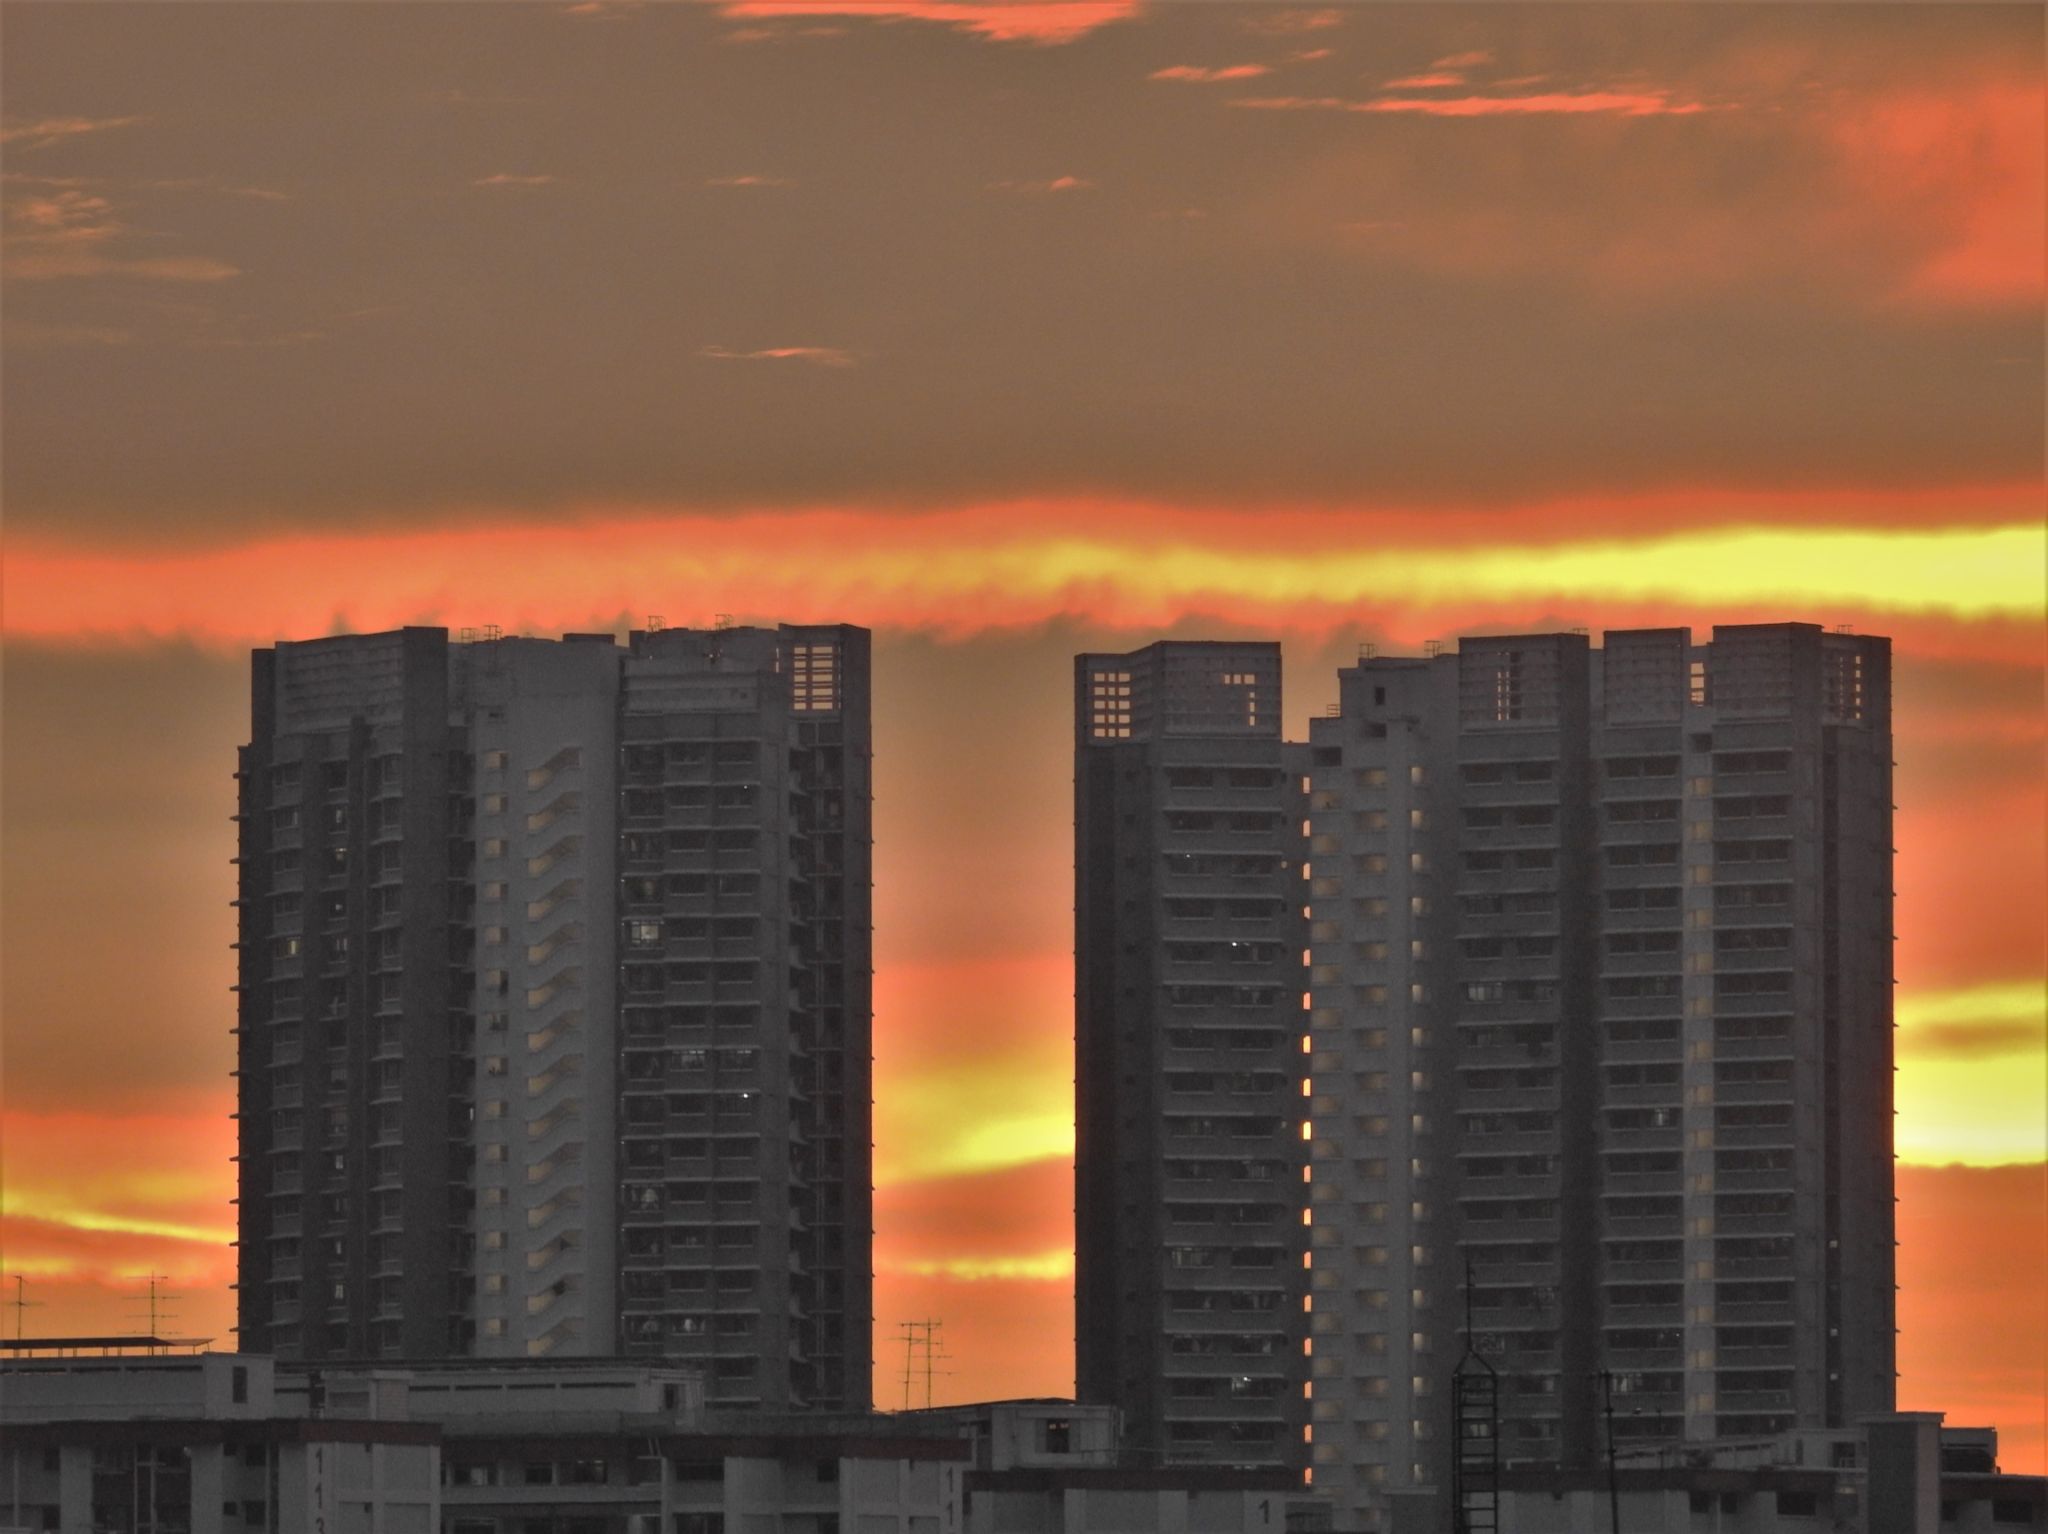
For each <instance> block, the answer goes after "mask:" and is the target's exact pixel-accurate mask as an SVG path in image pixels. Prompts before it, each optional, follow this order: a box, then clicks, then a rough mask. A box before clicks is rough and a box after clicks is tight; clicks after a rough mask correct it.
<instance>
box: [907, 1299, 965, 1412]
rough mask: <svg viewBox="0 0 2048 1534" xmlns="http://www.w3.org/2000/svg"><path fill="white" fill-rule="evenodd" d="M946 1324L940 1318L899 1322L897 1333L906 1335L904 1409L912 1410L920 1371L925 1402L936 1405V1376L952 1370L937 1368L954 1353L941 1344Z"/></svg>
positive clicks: (928, 1405)
mask: <svg viewBox="0 0 2048 1534" xmlns="http://www.w3.org/2000/svg"><path fill="white" fill-rule="evenodd" d="M944 1325H945V1323H944V1322H943V1321H939V1320H935V1319H934V1320H924V1321H903V1322H899V1323H898V1325H897V1328H896V1330H897V1332H898V1334H899V1335H901V1337H902V1338H903V1409H904V1410H905V1411H909V1410H910V1387H911V1383H912V1381H914V1380H915V1379H916V1378H917V1376H918V1374H919V1373H920V1368H919V1365H920V1364H922V1366H923V1367H922V1371H921V1372H922V1373H923V1375H924V1404H925V1409H926V1410H930V1409H931V1405H932V1377H933V1376H934V1375H935V1374H946V1373H950V1372H951V1371H949V1370H945V1369H937V1368H935V1367H934V1365H936V1364H937V1363H938V1362H939V1361H940V1360H942V1359H945V1358H950V1357H951V1356H952V1355H951V1354H949V1353H947V1352H945V1351H944V1350H943V1349H942V1348H941V1347H940V1346H939V1331H940V1329H941V1328H942V1327H943V1326H944Z"/></svg>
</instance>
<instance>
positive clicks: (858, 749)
mask: <svg viewBox="0 0 2048 1534" xmlns="http://www.w3.org/2000/svg"><path fill="white" fill-rule="evenodd" d="M869 763H870V746H869V736H868V636H867V634H866V632H865V631H864V630H861V629H857V628H851V627H845V626H830V627H817V628H793V627H787V626H785V627H783V628H780V629H775V630H767V629H747V628H724V629H715V630H680V629H650V630H648V631H644V632H641V631H636V632H635V633H633V634H632V635H631V636H630V639H629V640H628V642H627V643H626V644H625V645H623V646H621V645H619V644H618V643H617V642H616V641H615V640H614V638H613V636H611V635H609V634H598V635H570V636H567V637H566V638H565V639H563V640H562V641H560V642H555V641H545V640H532V639H510V638H501V637H497V636H495V635H493V636H490V637H487V638H484V639H482V640H479V641H476V642H467V643H461V642H458V643H451V642H450V640H449V636H448V634H447V632H446V631H445V630H441V629H425V628H419V629H406V630H402V631H399V632H397V633H391V634H374V635H360V636H346V637H339V638H334V639H325V640H314V641H308V642H304V643H295V644H281V645H278V646H276V647H275V648H274V649H267V650H259V651H257V652H256V655H255V660H254V671H253V692H252V732H251V741H250V744H249V745H248V746H247V747H245V748H244V749H243V752H242V755H241V764H240V771H239V773H238V778H239V783H240V806H239V815H238V820H239V825H240V855H239V858H238V862H239V892H238V895H239V898H238V908H239V929H240V931H239V936H240V941H239V947H238V969H239V975H238V988H237V989H238V997H239V1002H238V1087H239V1098H240V1105H239V1106H240V1115H239V1117H240V1158H239V1161H240V1169H239V1171H240V1225H241V1230H240V1237H241V1240H240V1274H239V1277H240V1285H239V1321H240V1333H241V1344H242V1346H243V1347H245V1348H249V1349H252V1350H261V1351H264V1352H269V1353H273V1354H276V1355H277V1356H280V1357H283V1358H288V1359H320V1358H359V1359H360V1358H421V1359H426V1358H439V1357H462V1356H479V1357H543V1356H584V1355H601V1356H612V1355H631V1356H645V1357H656V1358H663V1359H673V1360H679V1361H686V1362H690V1363H692V1364H695V1365H696V1366H697V1367H699V1368H701V1369H702V1370H703V1372H704V1373H705V1375H706V1378H707V1382H708V1385H709V1389H710V1392H711V1398H712V1400H713V1402H714V1403H715V1404H722V1405H733V1406H742V1405H761V1406H767V1407H777V1408H781V1407H789V1406H820V1407H832V1408H839V1409H858V1408H864V1407H865V1406H866V1404H867V1400H868V1395H869V1372H870V1361H869V1349H870V1330H871V1310H872V1302H871V1296H870V1288H869V1286H870V1278H869V1271H870V1266H869V1251H870V1243H871V1194H870V1152H869V1137H870V1107H869V1104H870V1086H871V1084H870V1081H869V1054H870V1045H869V1039H870V1033H871V1010H872V1008H871V991H870V975H871V963H872V960H871V941H872V938H871V931H872V918H871V906H870V880H869V857H870V833H869V805H870V802H871V790H870V777H869V772H870V767H869Z"/></svg>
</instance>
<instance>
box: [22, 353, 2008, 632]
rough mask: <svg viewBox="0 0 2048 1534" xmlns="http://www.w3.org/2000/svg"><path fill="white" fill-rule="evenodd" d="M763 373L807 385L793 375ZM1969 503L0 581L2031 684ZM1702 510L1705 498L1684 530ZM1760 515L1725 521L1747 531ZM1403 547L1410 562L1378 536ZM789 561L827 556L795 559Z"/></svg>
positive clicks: (51, 602)
mask: <svg viewBox="0 0 2048 1534" xmlns="http://www.w3.org/2000/svg"><path fill="white" fill-rule="evenodd" d="M777 350H778V351H782V352H784V354H785V355H788V356H791V357H795V358H799V359H801V360H810V361H821V360H823V359H819V358H815V357H812V356H811V355H810V352H811V349H808V348H788V349H777ZM741 355H745V354H741ZM828 365H829V364H828ZM2013 494H2014V493H2013V492H2003V493H2001V498H2003V499H2005V500H2007V501H2009V500H2010V499H2011V497H2012V496H2013ZM1800 499H1801V498H1799V497H1792V498H1789V499H1787V500H1783V501H1780V502H1778V503H1777V504H1778V505H1779V506H1781V507H1791V508H1796V507H1797V506H1798V505H1799V504H1800ZM1908 499H1909V500H1910V499H1912V498H1908ZM1972 499H1976V500H1977V502H1978V504H1979V505H1983V504H1985V502H1984V500H1983V498H1982V497H1971V496H1969V495H1959V496H1956V497H1950V496H1948V495H1945V494H1942V493H1938V492H1928V493H1926V494H1924V495H1922V496H1920V497H1919V498H1918V510H1919V513H1920V515H1919V517H1918V518H1917V519H1916V520H1918V521H1919V522H1920V524H1921V525H1919V526H1899V525H1897V523H1898V522H1899V521H1902V520H1905V519H1903V518H1900V517H1898V516H1897V515H1896V512H1895V511H1894V512H1893V514H1890V515H1886V514H1885V513H1884V512H1882V511H1880V512H1879V513H1878V515H1879V516H1880V517H1881V518H1882V520H1872V521H1868V522H1865V523H1864V524H1863V525H1860V526H1853V527H1841V526H1827V527H1801V526H1798V525H1796V524H1782V525H1777V526H1738V527H1720V528H1715V527H1712V526H1710V525H1696V526H1694V527H1693V528H1691V529H1689V530H1680V531H1672V530H1669V529H1667V528H1665V527H1662V526H1659V525H1658V524H1657V523H1656V522H1655V521H1654V520H1653V518H1652V517H1651V516H1646V515H1645V512H1644V509H1643V507H1642V505H1641V503H1638V504H1637V506H1636V507H1635V509H1634V510H1633V512H1630V511H1627V510H1625V509H1623V508H1622V507H1619V506H1616V507H1609V508H1606V511H1605V514H1604V515H1603V511H1602V508H1600V507H1599V506H1598V505H1596V504H1587V505H1585V506H1584V514H1583V516H1581V517H1578V518H1577V519H1576V520H1575V521H1572V522H1564V521H1563V520H1562V518H1561V517H1560V521H1559V522H1558V523H1552V522H1550V521H1548V520H1547V519H1546V517H1545V516H1544V515H1543V514H1542V513H1540V512H1537V511H1536V510H1535V508H1524V509H1522V513H1521V515H1519V516H1515V517H1508V516H1502V515H1499V514H1495V515H1493V516H1490V517H1488V516H1478V517H1475V516H1472V515H1470V514H1466V515H1463V516H1461V515H1460V514H1458V513H1455V512H1453V513H1450V514H1449V515H1447V516H1446V517H1445V518H1444V519H1443V520H1444V521H1445V522H1446V523H1447V524H1448V526H1450V527H1461V526H1462V527H1476V526H1479V525H1485V526H1490V527H1491V528H1493V529H1494V530H1495V536H1494V538H1493V539H1492V540H1490V541H1488V542H1485V543H1479V542H1472V541H1463V542H1446V541H1445V539H1444V537H1443V536H1442V535H1438V536H1435V537H1427V538H1426V541H1425V530H1426V529H1428V528H1429V527H1430V526H1431V525H1432V522H1433V521H1434V520H1435V519H1433V518H1432V517H1430V516H1429V515H1427V514H1421V515H1417V514H1414V513H1408V512H1403V511H1401V510H1399V509H1396V510H1394V511H1392V512H1390V513H1387V514H1378V513H1375V512H1374V511H1372V510H1371V509H1369V508H1368V509H1364V510H1361V511H1357V512H1335V511H1304V510H1293V509H1284V508H1283V509H1280V510H1277V511H1274V512H1271V513H1267V514H1264V515H1260V516H1257V517H1256V518H1253V517H1251V516H1250V515H1249V514H1248V513H1245V512H1237V513H1221V512H1214V513H1208V512H1195V513H1189V512H1181V511H1177V510H1171V509H1168V508H1163V507H1158V506H1156V505H1149V504H1145V503H1122V504H1118V503H1101V502H1090V501H1068V502H1053V503H1024V504H1010V505H993V506H977V507H968V508H962V509H958V510H953V511H947V512H932V513H925V514H912V515H890V514H886V513H881V512H873V511H866V510H806V511H790V512H775V513H761V512H751V513H750V512H734V513H731V514H727V515H723V516H704V515H697V516H689V515H674V514H670V515H665V516H664V515H659V514H653V513H649V512H646V511H634V510H628V509H623V508H620V509H612V508H604V509H594V510H593V511H592V513H591V514H590V515H589V517H588V518H587V519H586V520H583V521H580V522H570V523H562V524H551V525H512V526H497V527H488V526H482V525H473V526H460V527H445V528H428V529H422V530H419V531H413V532H397V533H381V532H380V533H366V534H360V535H315V534H297V535H291V536H286V537H279V538H271V539H264V540H260V541H253V542H247V543H242V544H237V545H229V546H225V547H213V548H202V549H190V550H168V551H152V552H148V553H143V552H136V551H128V550H103V549H95V548H90V547H83V546H76V545H67V544H64V543H61V542H59V541H56V540H53V539H49V538H43V539H29V538H17V539H16V540H15V541H14V543H13V546H12V547H11V548H10V550H9V558H8V562H7V566H6V570H5V572H4V578H5V592H6V597H7V604H8V615H9V621H10V627H11V629H12V631H13V633H14V634H15V635H16V636H17V637H20V638H25V639H34V640H44V641H52V642H66V641H69V642H81V641H83V642H101V643H104V642H119V641H134V640H144V641H153V640H161V639H166V638H173V637H185V638H189V639H193V640H196V641H199V642H202V643H208V644H227V645H241V644H245V643H248V642H250V641H255V642H259V643H260V642H266V641H268V640H269V639H272V638H274V637H278V636H292V635H303V634H305V633H307V632H317V631H320V630H323V629H325V628H327V627H328V626H329V625H330V624H336V625H341V626H345V627H349V628H354V629H376V628H385V627H391V626H395V625H398V624H402V623H407V622H447V623H451V624H454V625H456V626H460V625H463V624H480V623H489V622H496V623H499V624H501V625H502V626H503V627H505V628H506V629H508V630H513V631H516V630H517V629H519V628H522V627H527V626H535V627H540V628H551V627H557V626H564V625H567V626H578V625H587V624H589V623H591V622H593V621H604V622H609V621H611V620H613V619H615V618H616V617H617V616H618V615H619V614H621V613H626V612H633V611H639V610H644V608H645V606H646V605H647V602H648V599H649V598H648V594H649V593H651V592H656V591H660V590H681V591H687V592H689V593H691V595H692V598H693V600H694V601H696V602H697V603H698V604H700V605H701V607H702V608H703V610H704V611H705V612H706V613H710V612H721V611H723V612H731V613H734V614H737V615H758V616H764V617H771V618H783V619H796V618H799V617H818V618H826V617H832V618H836V617H842V616H844V615H846V614H848V613H854V614H859V615H860V616H861V617H863V618H865V619H866V620H867V621H868V622H870V623H872V624H875V625H878V626H882V627H901V628H910V629H923V630H931V631H937V632H941V633H947V634H952V635H954V636H964V635H968V634H973V633H980V632H986V631H992V630H1002V629H1012V628H1019V627H1025V626H1029V625H1033V624H1037V623H1042V622H1044V621H1046V620H1048V619H1051V618H1057V617H1062V616H1076V617H1086V618H1088V619H1090V620H1091V621H1094V622H1096V623H1099V624H1103V625H1106V626H1108V627H1111V628H1131V629H1153V628H1159V627H1162V626H1166V625H1170V624H1172V623H1174V622H1176V621H1179V620H1180V619H1182V618H1185V617H1188V616H1190V615H1206V616H1209V617H1213V618H1219V619H1224V620H1228V621H1234V622H1243V623H1248V624H1257V625H1260V626H1265V627H1270V628H1273V629H1276V630H1279V631H1282V632H1286V633H1290V634H1300V633H1318V632H1320V633H1329V632H1336V631H1341V630H1346V629H1351V630H1355V629H1358V628H1360V627H1365V628H1368V629H1373V630H1377V631H1378V632H1380V633H1381V634H1383V635H1384V636H1385V637H1387V638H1388V639H1390V640H1392V641H1394V642H1398V643H1419V642H1420V641H1421V640H1423V639H1428V638H1437V637H1444V636H1446V635H1447V634H1449V633H1452V632H1456V631H1457V630H1458V629H1460V628H1464V629H1471V628H1475V627H1484V626H1491V625H1496V624H1499V623H1520V624H1526V623H1528V622H1529V620H1530V615H1531V613H1532V612H1535V613H1563V612H1570V613H1575V614H1578V615H1581V616H1579V617H1576V618H1574V619H1573V621H1575V622H1585V621H1587V620H1588V618H1591V619H1596V620H1598V621H1601V622H1603V623H1610V624H1617V625H1626V624H1629V623H1633V622H1642V621H1650V620H1653V619H1656V618H1659V617H1661V618H1662V619H1664V620H1669V619H1671V618H1673V617H1674V616H1676V615H1677V614H1679V613H1683V612H1685V611H1688V610H1689V611H1708V612H1712V613H1714V614H1715V615H1716V618H1717V620H1719V621H1736V620H1737V619H1738V618H1739V617H1741V616H1744V615H1748V614H1760V615H1765V616H1769V615H1776V616H1779V617H1782V616H1783V615H1784V614H1785V613H1786V612H1787V611H1792V612H1798V613H1802V614H1810V615H1813V616H1816V617H1820V618H1824V619H1826V620H1828V621H1843V620H1849V621H1854V622H1856V623H1858V624H1859V625H1860V626H1865V627H1873V628H1882V629H1883V630H1884V631H1886V632H1890V633H1892V634H1894V635H1895V636H1896V637H1900V638H1902V639H1910V640H1911V641H1912V644H1913V647H1914V648H1918V649H1921V650H1923V651H1924V652H1926V653H1945V652H1961V653H1971V654H1976V655H1978V656H1980V657H1998V656H2003V657H2006V658H2012V659H2018V660H2023V661H2027V662H2032V661H2034V660H2035V659H2036V658H2037V657H2038V655H2039V643H2038V629H2039V625H2040V622H2041V618H2042V612H2043V607H2044V601H2048V598H2044V594H2043V591H2042V587H2041V584H2040V581H2039V579H2038V572H2039V569H2040V566H2041V561H2042V557H2043V542H2044V534H2043V531H2042V529H2041V528H2040V526H2039V523H2038V520H2036V512H2035V510H2034V509H2033V508H2031V507H2030V508H2029V509H2028V510H2027V511H2026V512H2024V513H2023V515H2024V516H2025V517H2027V519H2028V521H2027V522H2026V523H2024V524H2017V525H2016V524H2005V525H1996V526H1989V527H1986V526H1983V525H1977V526H1969V525H1963V526H1946V527H1945V526H1943V525H1942V524H1943V523H1944V522H1950V521H1953V520H1955V518H1956V510H1957V508H1958V507H1960V506H1961V505H1963V504H1965V503H1967V502H1969V501H1970V500H1972ZM1716 500H1717V498H1715V497H1711V496H1703V497H1702V498H1701V500H1700V501H1699V503H1698V504H1697V505H1696V506H1695V508H1694V510H1693V511H1692V513H1691V514H1690V518H1689V519H1688V520H1695V521H1696V520H1697V519H1701V518H1703V517H1704V516H1705V515H1706V513H1707V511H1708V509H1709V508H1712V507H1714V506H1715V504H1716ZM1768 504H1771V503H1770V502H1769V501H1768V500H1767V499H1764V498H1756V497H1751V498H1748V499H1747V500H1746V501H1745V500H1744V498H1742V497H1739V496H1738V497H1731V498H1728V500H1727V501H1726V502H1724V503H1722V505H1723V507H1724V508H1725V507H1727V506H1743V507H1745V508H1746V509H1747V510H1749V511H1750V512H1751V513H1752V514H1753V515H1757V516H1759V517H1760V518H1761V517H1762V516H1763V515H1764V512H1763V508H1764V507H1765V506H1766V505H1768ZM1873 504H1874V505H1875V504H1878V503H1873ZM1892 504H1893V506H1894V507H1895V506H1896V504H1897V503H1896V502H1894V503H1892ZM1631 517H1632V518H1633V520H1634V521H1635V524H1636V526H1637V527H1638V528H1640V529H1641V530H1640V531H1638V532H1637V533H1635V534H1634V535H1633V536H1629V535H1621V534H1616V535H1613V536H1609V537H1600V536H1597V535H1594V536H1588V535H1587V534H1586V533H1585V532H1583V531H1582V532H1579V534H1578V536H1577V537H1575V538H1570V539H1569V541H1564V537H1563V528H1566V527H1571V528H1574V529H1584V528H1588V527H1599V526H1601V525H1602V524H1603V523H1605V524H1606V525H1610V526H1612V525H1615V524H1616V523H1624V522H1627V521H1628V520H1630V519H1631ZM1395 528H1401V529H1405V530H1406V531H1407V537H1406V538H1405V539H1401V538H1397V537H1391V536H1387V535H1386V534H1387V532H1388V531H1390V530H1391V529H1395ZM1252 529H1255V532H1251V533H1250V536H1249V539H1248V532H1249V531H1250V530H1252ZM804 550H818V551H830V553H829V555H825V554H821V555H820V557H818V558H816V559H810V560H807V559H805V558H803V557H801V551H804Z"/></svg>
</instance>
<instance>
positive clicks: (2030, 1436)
mask: <svg viewBox="0 0 2048 1534" xmlns="http://www.w3.org/2000/svg"><path fill="white" fill-rule="evenodd" d="M1898 1193H1899V1213H1898V1221H1899V1224H1898V1236H1899V1405H1900V1407H1901V1408H1903V1409H1907V1410H1914V1411H1923V1410H1924V1411H1942V1412H1946V1413H1948V1420H1949V1421H1950V1422H1951V1423H1953V1424H1956V1425H1959V1426H1960V1425H1965V1424H1969V1425H1982V1424H1985V1423H1993V1424H1996V1425H1997V1427H1998V1429H1999V1462H2000V1464H2001V1465H2002V1466H2003V1468H2004V1469H2006V1470H2007V1471H2010V1472H2015V1473H2018V1474H2022V1475H2041V1474H2043V1473H2044V1472H2048V1306H2044V1305H2043V1303H2042V1298H2041V1275H2042V1273H2044V1272H2048V1167H2044V1166H2039V1165H2036V1166H2012V1167H1990V1168H1970V1167H1912V1166H1903V1167H1900V1168H1899V1180H1898Z"/></svg>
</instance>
